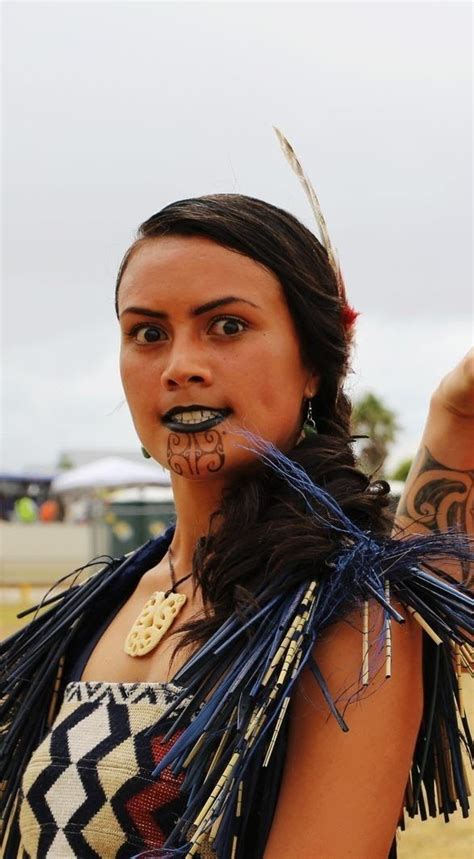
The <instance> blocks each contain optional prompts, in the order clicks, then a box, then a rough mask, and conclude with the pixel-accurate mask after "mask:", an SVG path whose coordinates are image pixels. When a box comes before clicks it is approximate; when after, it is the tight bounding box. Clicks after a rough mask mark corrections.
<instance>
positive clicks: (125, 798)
mask: <svg viewBox="0 0 474 859" xmlns="http://www.w3.org/2000/svg"><path fill="white" fill-rule="evenodd" d="M180 691H181V688H180V687H179V686H175V685H174V684H171V683H169V684H159V683H151V684H142V683H136V684H133V683H132V684H130V683H85V682H74V683H69V684H68V685H67V686H66V689H65V694H64V699H63V703H62V706H61V709H60V711H59V713H58V716H57V718H56V720H55V722H54V725H53V727H52V730H51V731H50V733H49V734H48V735H47V736H46V738H45V739H44V740H43V742H42V743H41V745H40V746H39V747H38V748H37V750H36V751H35V753H34V754H33V756H32V758H31V760H30V763H29V765H28V767H27V769H26V771H25V773H24V777H23V782H22V803H21V811H20V830H21V837H22V845H23V848H24V850H25V851H26V854H27V856H28V857H29V859H44V857H48V859H49V857H51V859H67V857H81V859H89V857H91V859H92V857H94V859H97V857H101V859H102V857H103V859H111V857H117V859H119V857H120V859H124V857H132V856H135V855H137V854H139V853H141V852H143V851H148V850H151V849H153V848H158V847H162V846H163V844H164V842H165V840H166V838H167V836H168V835H169V833H170V831H171V830H172V829H173V827H174V825H175V823H176V821H177V819H178V817H179V816H181V815H182V814H183V811H184V809H185V807H186V797H185V795H184V794H183V793H181V791H180V788H181V784H182V782H183V780H184V774H183V773H180V774H179V775H177V776H175V775H173V773H172V772H171V771H170V769H169V768H166V769H165V770H164V772H163V773H161V775H160V777H159V778H158V779H155V778H152V777H151V773H152V771H153V769H154V768H155V767H156V765H157V763H158V762H159V761H160V760H161V759H162V758H163V756H164V754H165V753H166V752H167V751H169V749H170V748H171V746H172V744H173V743H174V742H175V741H176V739H177V738H178V737H179V736H180V733H181V732H180V731H177V732H176V735H175V736H174V737H173V739H172V740H168V741H167V742H165V743H161V742H160V740H161V739H162V737H163V735H164V732H162V733H156V731H155V732H150V733H148V729H149V728H150V727H152V726H154V725H155V724H156V722H157V720H158V718H159V717H160V716H161V715H162V714H163V713H164V711H165V709H166V708H167V707H169V706H170V704H172V703H173V700H174V699H175V698H176V695H177V694H178V693H179V692H180ZM186 703H187V701H186V699H185V701H183V702H182V703H181V704H178V705H177V707H176V715H178V713H179V711H180V709H181V708H182V707H183V706H185V704H186ZM203 849H204V851H205V852H204V853H203V854H202V855H203V857H205V859H212V857H213V856H214V853H213V852H212V850H210V849H209V848H208V847H205V848H203Z"/></svg>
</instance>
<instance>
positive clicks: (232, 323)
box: [210, 316, 248, 337]
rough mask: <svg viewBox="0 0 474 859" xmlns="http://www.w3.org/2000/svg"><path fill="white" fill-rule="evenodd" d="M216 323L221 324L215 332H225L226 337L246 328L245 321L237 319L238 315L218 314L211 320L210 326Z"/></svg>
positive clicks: (212, 326)
mask: <svg viewBox="0 0 474 859" xmlns="http://www.w3.org/2000/svg"><path fill="white" fill-rule="evenodd" d="M217 324H220V325H221V330H220V331H218V332H217V333H218V334H225V335H226V336H228V337H232V336H233V335H235V334H241V333H242V331H245V329H246V328H248V325H247V323H246V322H244V321H243V319H239V317H238V316H219V317H217V318H216V319H213V320H212V322H211V325H210V328H214V327H215V326H216V325H217Z"/></svg>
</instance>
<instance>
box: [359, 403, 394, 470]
mask: <svg viewBox="0 0 474 859" xmlns="http://www.w3.org/2000/svg"><path fill="white" fill-rule="evenodd" d="M399 429H400V427H399V426H398V423H397V416H396V414H395V412H393V411H392V410H391V409H389V408H388V407H387V406H386V405H385V403H383V402H382V400H381V399H379V397H376V396H375V394H371V393H367V394H365V396H364V397H362V398H361V399H360V400H358V401H357V402H356V403H355V405H354V408H353V411H352V434H353V435H355V436H366V438H365V439H364V440H363V442H362V444H361V448H360V457H359V458H360V466H361V468H362V469H363V471H365V472H366V473H367V474H371V475H372V474H375V472H377V476H378V477H382V476H383V466H384V462H385V459H386V458H387V454H388V451H389V447H390V445H391V444H392V443H393V442H394V441H395V438H396V435H397V431H398V430H399Z"/></svg>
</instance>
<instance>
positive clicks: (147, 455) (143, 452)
mask: <svg viewBox="0 0 474 859" xmlns="http://www.w3.org/2000/svg"><path fill="white" fill-rule="evenodd" d="M142 454H143V456H144V457H145V459H151V453H148V451H147V449H146V448H145V447H143V445H142Z"/></svg>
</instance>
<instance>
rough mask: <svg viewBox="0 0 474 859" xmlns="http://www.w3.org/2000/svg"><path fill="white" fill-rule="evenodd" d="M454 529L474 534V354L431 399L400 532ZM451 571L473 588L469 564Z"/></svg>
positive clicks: (401, 514) (399, 522) (407, 487)
mask: <svg viewBox="0 0 474 859" xmlns="http://www.w3.org/2000/svg"><path fill="white" fill-rule="evenodd" d="M400 528H401V529H402V531H401V532H400V530H399V529H400ZM448 528H458V529H460V530H462V531H463V532H464V533H467V534H472V535H473V536H474V350H471V351H470V352H469V353H468V354H467V355H466V356H465V358H464V359H463V360H462V361H461V362H460V363H459V364H458V365H457V366H456V367H455V368H454V370H452V371H451V373H449V374H448V375H447V376H446V377H445V378H444V379H443V380H442V382H441V383H440V385H439V387H438V388H437V390H436V391H435V393H434V394H433V396H432V398H431V403H430V409H429V414H428V419H427V422H426V426H425V430H424V433H423V437H422V440H421V445H420V449H419V451H418V454H417V456H416V459H415V461H414V463H413V466H412V468H411V471H410V474H409V475H408V479H407V482H406V485H405V490H404V492H403V495H402V497H401V499H400V503H399V505H398V509H397V514H396V525H395V529H394V533H395V534H396V535H397V536H403V533H422V534H423V533H429V532H430V531H445V530H447V529H448ZM449 572H450V573H451V574H452V575H455V576H456V578H458V579H459V580H460V581H462V582H463V583H464V584H465V585H471V584H472V580H473V574H474V571H473V570H472V569H469V568H468V567H467V566H465V567H464V568H463V569H460V568H459V566H458V567H457V568H450V569H449Z"/></svg>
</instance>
